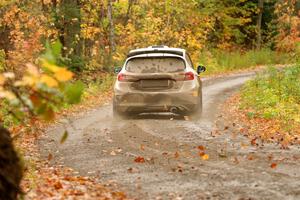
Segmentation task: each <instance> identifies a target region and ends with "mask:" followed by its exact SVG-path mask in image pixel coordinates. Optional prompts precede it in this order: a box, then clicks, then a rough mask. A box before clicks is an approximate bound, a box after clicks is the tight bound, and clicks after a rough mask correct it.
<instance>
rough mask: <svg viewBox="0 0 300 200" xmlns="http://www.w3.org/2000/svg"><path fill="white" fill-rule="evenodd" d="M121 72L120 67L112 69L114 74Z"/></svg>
mask: <svg viewBox="0 0 300 200" xmlns="http://www.w3.org/2000/svg"><path fill="white" fill-rule="evenodd" d="M121 70H122V67H115V68H114V72H115V74H118V73H120V71H121Z"/></svg>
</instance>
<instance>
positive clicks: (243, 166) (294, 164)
mask: <svg viewBox="0 0 300 200" xmlns="http://www.w3.org/2000/svg"><path fill="white" fill-rule="evenodd" d="M252 76H253V73H249V74H241V75H234V76H228V77H225V78H216V79H206V80H204V82H203V83H204V86H203V114H202V117H201V118H199V119H197V120H188V119H184V118H182V117H176V116H170V115H143V116H138V117H135V118H133V119H128V120H120V121H114V120H113V118H112V107H111V105H106V106H102V107H99V108H97V109H94V110H91V111H88V112H83V113H81V115H80V116H77V117H76V118H72V119H70V122H71V123H68V122H67V121H65V120H62V121H61V124H58V125H55V126H53V127H52V128H50V129H49V130H48V131H47V133H46V134H45V135H46V136H45V137H43V138H42V139H41V140H40V141H39V145H40V150H41V154H42V156H44V157H45V158H47V156H48V155H49V153H51V154H53V156H54V160H53V161H52V163H53V164H62V165H65V166H68V167H71V168H73V169H74V170H76V171H78V172H79V173H80V174H81V175H84V176H93V177H98V179H99V182H103V183H110V185H111V186H112V187H118V190H123V191H125V192H126V193H127V194H128V195H129V197H131V198H135V199H272V200H274V199H300V160H299V156H300V149H299V147H291V148H290V149H289V150H282V149H280V148H279V147H278V146H277V145H275V144H274V145H273V144H269V145H264V146H263V147H261V146H260V147H253V146H251V145H245V144H249V139H247V138H246V137H244V136H242V135H239V134H238V136H236V137H232V134H231V133H230V132H231V131H230V129H227V130H224V131H223V132H220V133H219V134H218V135H217V136H216V135H214V134H212V131H213V129H214V124H215V123H214V122H215V120H216V118H217V116H218V112H219V110H218V106H219V105H221V104H222V103H223V102H224V100H225V99H226V98H227V97H228V96H230V95H231V94H232V93H233V92H234V91H236V90H237V89H238V88H239V87H240V86H241V85H242V84H243V83H244V82H245V81H247V80H248V79H250V78H251V77H252ZM226 123H228V122H226ZM64 128H66V129H67V130H68V131H69V133H70V134H69V137H68V139H67V141H66V142H65V143H64V144H59V140H60V138H61V136H62V133H63V131H64ZM225 129H226V128H225ZM199 146H203V147H204V148H205V150H204V151H205V153H206V154H207V155H208V156H209V158H208V159H207V160H204V159H202V157H201V156H200V155H199V153H200V152H202V150H199V149H198V147H199ZM200 149H202V147H200ZM137 157H140V159H137V161H140V162H135V161H134V160H135V159H136V158H137ZM271 157H272V161H270V158H271ZM142 158H144V160H145V162H143V159H142ZM273 162H274V163H273ZM272 164H273V165H272ZM271 166H272V167H271Z"/></svg>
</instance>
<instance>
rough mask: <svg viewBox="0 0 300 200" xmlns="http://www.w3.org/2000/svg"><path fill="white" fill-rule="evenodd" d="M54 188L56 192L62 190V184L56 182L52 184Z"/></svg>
mask: <svg viewBox="0 0 300 200" xmlns="http://www.w3.org/2000/svg"><path fill="white" fill-rule="evenodd" d="M54 188H55V189H56V190H59V189H62V188H63V186H62V184H61V183H60V182H59V181H57V182H56V183H55V184H54Z"/></svg>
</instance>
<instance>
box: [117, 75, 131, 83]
mask: <svg viewBox="0 0 300 200" xmlns="http://www.w3.org/2000/svg"><path fill="white" fill-rule="evenodd" d="M118 81H120V82H129V81H130V76H128V75H125V74H122V73H119V75H118Z"/></svg>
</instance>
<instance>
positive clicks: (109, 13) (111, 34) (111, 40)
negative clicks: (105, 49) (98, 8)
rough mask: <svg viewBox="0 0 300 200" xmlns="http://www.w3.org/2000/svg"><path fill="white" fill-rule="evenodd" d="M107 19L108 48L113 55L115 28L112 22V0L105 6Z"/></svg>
mask: <svg viewBox="0 0 300 200" xmlns="http://www.w3.org/2000/svg"><path fill="white" fill-rule="evenodd" d="M107 18H108V21H109V29H110V30H109V46H110V52H111V53H113V52H115V50H116V44H115V26H114V21H113V8H112V0H108V5H107Z"/></svg>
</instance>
